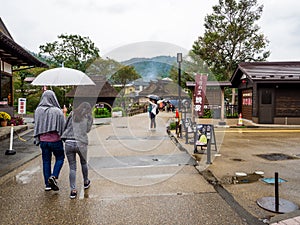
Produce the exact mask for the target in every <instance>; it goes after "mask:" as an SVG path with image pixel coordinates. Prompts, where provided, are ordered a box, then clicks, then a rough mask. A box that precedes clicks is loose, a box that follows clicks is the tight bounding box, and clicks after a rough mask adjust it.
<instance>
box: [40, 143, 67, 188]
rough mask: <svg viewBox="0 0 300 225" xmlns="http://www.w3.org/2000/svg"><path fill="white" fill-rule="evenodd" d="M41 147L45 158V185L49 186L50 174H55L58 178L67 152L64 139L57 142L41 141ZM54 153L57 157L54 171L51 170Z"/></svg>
mask: <svg viewBox="0 0 300 225" xmlns="http://www.w3.org/2000/svg"><path fill="white" fill-rule="evenodd" d="M40 147H41V150H42V159H43V173H44V180H45V185H46V186H49V184H48V179H49V177H50V176H55V177H56V178H58V176H59V173H60V170H61V168H62V166H63V164H64V158H65V152H64V146H63V142H62V141H57V142H45V141H41V142H40ZM52 154H53V155H54V157H55V164H54V167H53V172H51V159H52Z"/></svg>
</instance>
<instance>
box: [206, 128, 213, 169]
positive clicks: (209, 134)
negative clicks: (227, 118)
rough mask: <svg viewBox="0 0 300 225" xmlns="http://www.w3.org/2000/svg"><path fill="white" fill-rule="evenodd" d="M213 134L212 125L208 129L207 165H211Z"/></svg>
mask: <svg viewBox="0 0 300 225" xmlns="http://www.w3.org/2000/svg"><path fill="white" fill-rule="evenodd" d="M211 132H212V129H211V127H210V125H208V126H207V128H206V137H207V150H206V152H207V156H206V164H211V143H210V142H211V138H212V137H211V135H212V134H211Z"/></svg>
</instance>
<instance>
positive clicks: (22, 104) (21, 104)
mask: <svg viewBox="0 0 300 225" xmlns="http://www.w3.org/2000/svg"><path fill="white" fill-rule="evenodd" d="M18 114H26V98H19V101H18Z"/></svg>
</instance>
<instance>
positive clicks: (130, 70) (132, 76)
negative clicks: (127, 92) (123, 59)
mask: <svg viewBox="0 0 300 225" xmlns="http://www.w3.org/2000/svg"><path fill="white" fill-rule="evenodd" d="M139 78H141V75H139V74H138V73H137V72H136V70H135V68H134V67H133V66H122V67H121V68H120V69H119V70H118V71H116V72H115V73H114V74H113V75H112V76H111V78H110V81H111V82H112V83H113V84H121V86H122V88H123V89H124V88H125V85H126V84H128V83H129V82H131V81H134V80H137V79H139Z"/></svg>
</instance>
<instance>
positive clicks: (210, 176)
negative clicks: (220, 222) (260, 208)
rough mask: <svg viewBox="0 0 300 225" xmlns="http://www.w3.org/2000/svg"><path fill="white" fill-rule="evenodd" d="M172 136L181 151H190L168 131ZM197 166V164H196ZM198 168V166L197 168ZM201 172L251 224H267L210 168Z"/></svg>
mask: <svg viewBox="0 0 300 225" xmlns="http://www.w3.org/2000/svg"><path fill="white" fill-rule="evenodd" d="M168 134H169V136H170V138H171V139H172V140H173V141H174V142H175V143H176V144H177V145H179V148H180V149H181V151H186V152H187V153H188V151H187V150H186V149H185V148H184V147H183V146H182V145H181V144H180V143H179V142H178V140H177V139H176V138H175V137H174V135H172V134H171V132H168ZM195 167H196V166H195ZM196 169H197V168H196ZM198 172H199V174H200V175H202V176H203V177H204V179H205V180H206V181H207V182H208V183H210V184H211V185H212V186H213V187H214V189H215V190H216V192H217V193H218V194H219V195H220V196H221V197H222V198H223V199H224V200H225V201H226V203H227V204H228V205H229V206H230V207H231V208H232V209H233V210H234V211H235V212H236V213H237V214H238V215H239V216H240V217H241V218H242V219H243V220H244V221H245V222H246V223H247V224H249V225H254V224H255V225H265V223H263V222H262V221H260V220H259V219H258V218H256V217H255V216H253V215H252V214H251V213H249V212H248V211H247V210H245V209H244V208H243V207H242V206H241V205H240V204H239V203H238V202H237V201H236V200H235V199H234V198H233V196H232V195H231V194H230V193H229V192H228V191H227V190H226V189H225V188H224V187H223V186H222V185H220V184H219V182H218V179H217V178H216V177H215V176H214V175H213V174H212V172H211V171H210V170H204V171H199V170H198Z"/></svg>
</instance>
